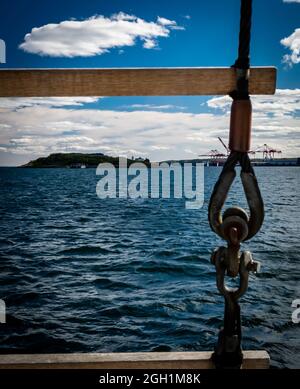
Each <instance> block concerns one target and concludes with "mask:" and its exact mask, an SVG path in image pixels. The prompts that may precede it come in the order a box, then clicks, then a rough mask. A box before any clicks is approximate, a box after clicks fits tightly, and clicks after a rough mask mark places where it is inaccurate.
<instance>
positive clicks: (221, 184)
mask: <svg viewBox="0 0 300 389" xmlns="http://www.w3.org/2000/svg"><path fill="white" fill-rule="evenodd" d="M232 154H234V155H233V158H231V160H230V157H229V159H228V160H229V162H228V163H227V164H225V165H224V168H223V171H222V173H221V175H220V177H219V179H218V181H217V182H216V185H215V187H214V190H213V193H212V196H211V198H210V202H209V207H208V218H209V223H210V227H211V229H212V230H213V231H214V232H215V233H216V234H218V235H219V236H220V237H221V238H223V239H225V240H227V241H230V237H229V235H230V234H229V230H230V228H236V229H237V231H238V240H239V242H242V241H245V240H248V239H250V238H252V237H253V236H254V235H255V234H256V233H257V232H258V231H259V229H260V227H261V225H262V223H263V220H264V203H263V199H262V196H261V193H260V190H259V187H258V183H257V179H256V177H255V174H254V171H253V170H252V168H251V169H246V168H245V166H246V164H248V163H249V157H248V155H247V158H246V159H245V153H232ZM241 154H243V155H241ZM242 157H243V159H242ZM238 161H240V163H241V166H242V171H241V180H242V185H243V188H244V192H245V195H246V199H247V203H248V206H249V210H250V216H248V215H247V213H246V212H245V211H244V210H243V209H242V208H239V207H232V208H229V209H227V210H226V211H225V212H224V214H223V216H222V214H221V212H222V208H223V206H224V203H225V201H226V198H227V195H228V192H229V190H230V187H231V185H232V183H233V181H234V179H235V177H236V172H235V165H236V163H237V162H238Z"/></svg>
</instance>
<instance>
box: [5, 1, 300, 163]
mask: <svg viewBox="0 0 300 389" xmlns="http://www.w3.org/2000/svg"><path fill="white" fill-rule="evenodd" d="M239 7H240V1H239V0H227V1H221V0H215V1H196V0H185V1H179V0H174V1H172V2H170V1H166V0H160V1H155V0H152V1H148V0H144V1H133V0H126V1H124V0H123V1H121V0H118V1H117V0H110V1H101V0H87V1H84V2H83V1H74V0H73V1H70V0H64V1H57V0H51V1H49V0H44V1H40V2H37V1H29V0H23V1H15V0H10V1H7V0H2V2H1V5H0V38H1V39H3V40H5V42H6V46H7V52H6V57H7V60H6V62H7V63H6V64H0V68H19V67H26V68H56V67H65V68H68V67H165V66H168V67H172V66H230V65H231V64H232V63H233V62H234V60H235V58H236V55H237V38H238V28H239ZM33 29H34V30H33ZM297 29H299V30H297ZM26 34H29V35H27V36H26V38H25V35H26ZM299 42H300V1H296V0H294V1H292V0H290V1H283V0H254V1H253V23H252V41H251V64H252V65H254V66H267V65H274V66H276V67H277V68H278V79H277V88H278V93H277V94H276V95H275V96H268V97H264V96H260V97H257V96H254V97H253V105H254V120H253V148H255V147H258V146H259V145H261V144H263V143H268V144H270V145H271V146H273V147H276V148H280V149H282V150H283V152H284V156H298V155H299V127H300V125H299V122H300V119H299V107H300V91H299V89H298V88H300V85H299V79H300V54H299V50H300V43H299ZM20 45H21V46H20ZM229 108H230V99H228V98H227V97H224V98H223V97H219V98H215V97H213V96H210V97H147V98H145V97H144V98H143V97H135V98H133V97H131V98H125V97H123V98H105V97H103V98H101V99H99V98H70V99H59V98H58V99H54V98H52V99H46V98H45V99H32V100H30V99H0V165H14V164H19V163H23V162H27V161H28V160H29V159H32V158H35V157H38V156H42V155H47V154H49V153H51V152H56V151H66V152H70V151H82V152H94V151H102V152H105V153H107V154H115V155H119V154H122V155H127V156H131V155H132V154H133V155H135V156H138V155H141V156H148V157H150V158H151V159H153V160H161V159H167V158H195V157H196V156H197V155H198V154H199V153H205V152H207V151H209V150H210V149H215V148H220V149H222V146H221V145H220V144H219V143H218V140H217V136H222V137H223V138H224V140H225V141H226V139H227V136H228V130H227V128H228V121H229V116H228V111H229Z"/></svg>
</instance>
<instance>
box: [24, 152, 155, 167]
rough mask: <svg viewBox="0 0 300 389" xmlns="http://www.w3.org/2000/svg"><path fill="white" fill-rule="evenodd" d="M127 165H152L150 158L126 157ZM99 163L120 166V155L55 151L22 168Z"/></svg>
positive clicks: (84, 165) (96, 164)
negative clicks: (139, 163)
mask: <svg viewBox="0 0 300 389" xmlns="http://www.w3.org/2000/svg"><path fill="white" fill-rule="evenodd" d="M126 160H127V166H130V165H131V164H132V163H134V162H143V163H144V164H145V165H146V166H147V167H149V166H150V161H149V159H148V158H146V159H144V158H141V157H139V158H134V157H132V158H131V159H128V158H126ZM99 163H111V164H112V165H114V166H115V167H119V157H112V156H109V155H105V154H103V153H92V154H86V153H55V154H50V155H49V156H48V157H41V158H37V159H35V160H33V161H30V162H28V163H26V164H25V165H22V166H20V167H22V168H71V169H77V168H96V167H97V166H98V165H99Z"/></svg>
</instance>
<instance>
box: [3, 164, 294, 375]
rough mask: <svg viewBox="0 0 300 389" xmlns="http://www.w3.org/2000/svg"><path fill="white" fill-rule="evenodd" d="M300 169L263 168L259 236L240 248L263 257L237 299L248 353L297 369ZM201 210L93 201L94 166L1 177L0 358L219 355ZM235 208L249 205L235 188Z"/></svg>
mask: <svg viewBox="0 0 300 389" xmlns="http://www.w3.org/2000/svg"><path fill="white" fill-rule="evenodd" d="M299 172H300V170H299V168H297V167H259V168H257V169H256V173H257V176H258V180H259V183H260V186H261V190H262V194H263V197H264V201H265V209H266V217H265V222H264V225H263V228H262V230H261V231H260V232H259V233H258V234H257V236H256V237H255V238H254V239H252V240H251V242H249V243H247V244H244V245H243V247H244V248H245V249H250V250H251V251H252V252H253V253H254V257H255V258H256V259H257V260H260V261H261V264H262V269H261V272H260V274H258V275H257V276H255V275H251V277H250V285H249V290H248V292H247V294H246V295H245V296H244V297H243V298H242V299H241V309H242V324H243V348H244V349H266V350H267V351H268V352H269V353H270V355H271V361H272V366H274V367H289V368H300V337H299V335H300V333H299V328H300V324H294V323H293V322H292V320H291V313H292V310H293V309H292V307H291V303H292V301H293V300H294V299H297V298H300V290H299V276H300V265H299V250H300V245H299ZM219 173H220V168H217V167H208V168H205V203H204V206H203V207H202V208H201V209H195V210H188V209H186V208H185V206H184V200H182V199H161V198H160V199H151V198H148V199H135V200H133V199H118V198H117V199H105V200H103V199H102V200H100V199H99V198H98V197H97V196H96V191H95V189H96V183H97V181H98V180H99V178H98V177H97V176H96V174H95V169H74V170H73V169H18V168H1V169H0V200H1V201H0V218H1V224H0V255H1V258H0V298H1V299H3V300H4V301H5V303H6V307H7V314H8V315H7V323H6V324H0V353H54V352H126V351H133V352H134V351H168V350H177V351H179V350H186V351H191V350H199V351H201V350H212V349H213V347H214V344H215V341H216V337H217V332H218V328H219V327H220V326H221V324H222V316H223V299H222V297H221V296H219V294H218V292H217V290H216V286H215V270H214V267H213V266H212V265H211V264H210V253H211V251H212V250H213V249H214V248H215V247H217V246H218V245H221V244H222V241H221V240H220V239H219V238H218V237H217V236H216V235H215V234H213V233H212V231H211V230H210V228H209V225H208V222H207V203H208V200H209V196H210V192H211V190H212V187H213V185H214V182H215V181H216V179H217V177H218V175H219ZM230 203H235V204H239V205H242V206H245V204H246V201H245V198H244V195H243V192H242V188H241V184H240V182H239V181H237V182H236V183H235V184H234V187H233V190H232V192H231V194H230V201H229V202H228V204H230Z"/></svg>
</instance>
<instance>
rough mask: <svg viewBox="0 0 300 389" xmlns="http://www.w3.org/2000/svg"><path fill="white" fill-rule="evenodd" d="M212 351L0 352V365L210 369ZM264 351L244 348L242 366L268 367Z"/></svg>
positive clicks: (36, 367) (62, 367) (2, 366)
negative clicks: (26, 353)
mask: <svg viewBox="0 0 300 389" xmlns="http://www.w3.org/2000/svg"><path fill="white" fill-rule="evenodd" d="M211 355H212V353H211V352H209V351H207V352H152V353H103V354H97V353H90V354H32V355H19V354H17V355H0V369H213V368H214V366H213V364H212V362H211V359H210V358H211ZM269 364H270V357H269V355H268V353H267V352H266V351H244V363H243V369H268V368H269Z"/></svg>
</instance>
